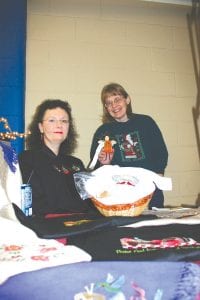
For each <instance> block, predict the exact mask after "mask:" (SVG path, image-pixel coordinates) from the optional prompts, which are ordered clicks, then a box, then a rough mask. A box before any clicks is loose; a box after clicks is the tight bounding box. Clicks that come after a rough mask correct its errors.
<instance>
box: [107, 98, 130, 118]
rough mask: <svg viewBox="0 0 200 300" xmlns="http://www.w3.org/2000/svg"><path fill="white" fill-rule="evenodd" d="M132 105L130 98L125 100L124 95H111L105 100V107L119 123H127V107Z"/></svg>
mask: <svg viewBox="0 0 200 300" xmlns="http://www.w3.org/2000/svg"><path fill="white" fill-rule="evenodd" d="M129 103H130V98H129V97H127V98H125V97H124V96H122V95H110V96H108V97H107V98H106V100H105V107H106V109H107V111H108V113H109V114H110V115H111V116H112V117H113V118H114V119H115V120H116V121H118V122H126V121H127V120H128V116H127V105H128V104H129Z"/></svg>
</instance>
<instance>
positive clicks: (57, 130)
mask: <svg viewBox="0 0 200 300" xmlns="http://www.w3.org/2000/svg"><path fill="white" fill-rule="evenodd" d="M39 130H40V132H41V133H42V134H43V137H44V143H45V144H46V145H47V146H51V145H60V144H61V143H62V142H63V141H64V140H65V139H66V137H67V135H68V131H69V116H68V113H67V112H66V111H65V110H64V109H62V108H60V107H57V108H53V109H47V110H46V111H45V113H44V116H43V120H42V122H41V123H39ZM50 148H51V147H50Z"/></svg>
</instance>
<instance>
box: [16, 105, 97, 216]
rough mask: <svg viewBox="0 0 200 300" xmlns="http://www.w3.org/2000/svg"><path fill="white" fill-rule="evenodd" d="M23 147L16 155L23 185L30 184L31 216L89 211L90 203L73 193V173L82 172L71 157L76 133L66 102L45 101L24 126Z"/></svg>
mask: <svg viewBox="0 0 200 300" xmlns="http://www.w3.org/2000/svg"><path fill="white" fill-rule="evenodd" d="M28 129H29V131H30V132H31V134H30V135H28V136H27V138H26V148H27V150H25V151H23V152H22V153H21V154H20V155H19V165H20V169H21V173H22V179H23V183H30V184H31V187H32V197H33V215H37V216H38V215H39V216H44V215H46V214H49V213H51V214H52V213H66V212H74V213H76V212H89V211H90V210H91V209H93V206H92V204H91V203H90V200H89V199H88V200H84V201H83V200H82V199H81V198H80V196H79V194H78V192H77V191H76V187H75V184H74V178H73V174H74V173H75V172H78V171H84V170H85V168H84V165H83V162H82V161H81V160H80V159H78V158H76V157H74V156H72V155H71V154H72V153H73V152H74V150H75V148H76V146H77V137H78V135H77V132H76V130H75V126H74V121H73V118H72V113H71V107H70V105H69V103H68V102H66V101H62V100H59V99H52V100H51V99H48V100H45V101H44V102H42V103H41V104H40V105H39V106H38V107H37V108H36V111H35V114H34V116H33V119H32V122H31V124H30V125H29V127H28Z"/></svg>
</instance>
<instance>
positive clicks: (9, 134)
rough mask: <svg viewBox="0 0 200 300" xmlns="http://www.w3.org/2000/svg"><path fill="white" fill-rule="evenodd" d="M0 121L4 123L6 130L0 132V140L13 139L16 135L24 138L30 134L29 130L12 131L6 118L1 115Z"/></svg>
mask: <svg viewBox="0 0 200 300" xmlns="http://www.w3.org/2000/svg"><path fill="white" fill-rule="evenodd" d="M0 122H2V123H3V124H4V128H5V130H6V131H5V132H0V140H15V139H16V138H17V137H19V138H24V137H26V136H27V135H28V134H30V132H28V133H19V132H17V131H12V130H11V128H10V126H9V123H8V120H7V119H6V118H2V117H1V118H0Z"/></svg>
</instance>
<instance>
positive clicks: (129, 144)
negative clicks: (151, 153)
mask: <svg viewBox="0 0 200 300" xmlns="http://www.w3.org/2000/svg"><path fill="white" fill-rule="evenodd" d="M116 139H117V142H118V145H119V149H120V155H121V158H122V161H137V160H142V159H145V154H144V150H143V147H142V143H141V140H140V136H139V133H138V131H134V132H131V133H128V134H120V135H116Z"/></svg>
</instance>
